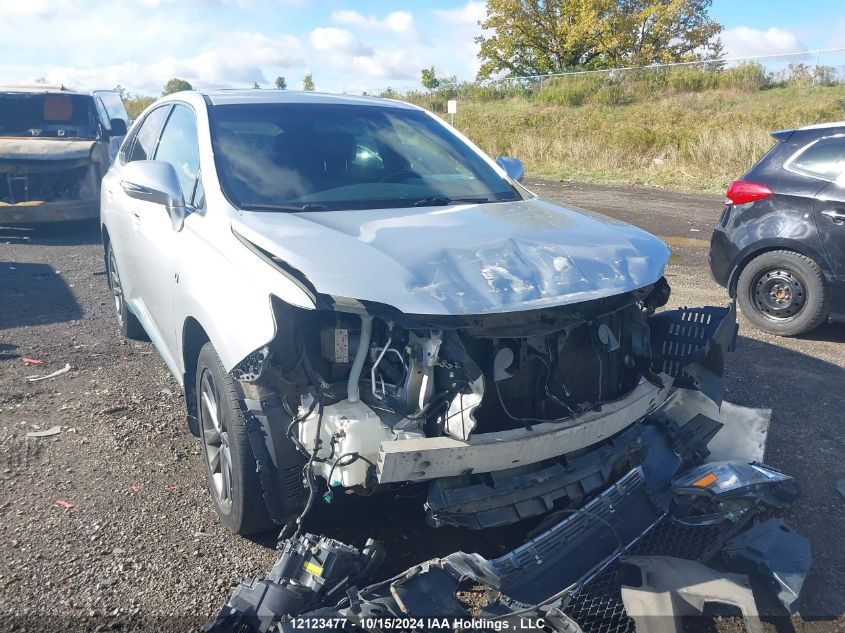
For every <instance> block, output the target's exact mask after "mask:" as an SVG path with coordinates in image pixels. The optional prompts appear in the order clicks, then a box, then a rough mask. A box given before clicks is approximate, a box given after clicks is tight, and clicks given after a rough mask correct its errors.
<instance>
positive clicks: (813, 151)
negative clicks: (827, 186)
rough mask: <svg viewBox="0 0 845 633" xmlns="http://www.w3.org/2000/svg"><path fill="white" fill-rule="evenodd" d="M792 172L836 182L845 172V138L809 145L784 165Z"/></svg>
mask: <svg viewBox="0 0 845 633" xmlns="http://www.w3.org/2000/svg"><path fill="white" fill-rule="evenodd" d="M784 167H786V168H787V169H789V170H790V171H794V172H797V173H799V174H804V175H805V176H811V177H813V178H820V179H822V180H836V179H837V178H838V177H839V176H840V175H841V174H842V173H843V171H845V136H832V137H828V138H823V139H820V140H818V141H815V142H813V143H810V144H809V145H807V146H806V147H805V148H804V149H802V150H801V151H800V152H799V153H798V154H796V155H795V156H793V157H792V158H791V159H789V161H788V162H787V163H786V165H784Z"/></svg>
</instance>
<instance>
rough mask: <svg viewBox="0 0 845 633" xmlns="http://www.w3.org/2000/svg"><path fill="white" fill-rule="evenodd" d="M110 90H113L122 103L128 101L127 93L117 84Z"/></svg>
mask: <svg viewBox="0 0 845 633" xmlns="http://www.w3.org/2000/svg"><path fill="white" fill-rule="evenodd" d="M112 90H114V91H115V92H116V93H117V96H118V97H120V98H121V99H123V100H124V101H126V100H127V99H129V96H130V95H129V91H128V90H127V89H126V88H124V87H123V86H121V85H120V84H117V85H116V86H115V87H114V88H112Z"/></svg>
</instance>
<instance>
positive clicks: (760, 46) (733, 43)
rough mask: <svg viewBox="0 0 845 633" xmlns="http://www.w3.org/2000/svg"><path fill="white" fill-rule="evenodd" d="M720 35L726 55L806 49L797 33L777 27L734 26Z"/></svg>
mask: <svg viewBox="0 0 845 633" xmlns="http://www.w3.org/2000/svg"><path fill="white" fill-rule="evenodd" d="M720 37H721V38H722V43H723V44H724V46H725V53H726V56H727V57H757V56H761V55H777V54H779V53H796V52H799V51H805V50H807V46H806V45H805V44H804V43H803V42H802V41H801V40H800V39H798V36H797V35H795V34H794V33H792V32H790V31H787V30H785V29H779V28H777V27H772V28H770V29H767V30H765V31H762V30H760V29H755V28H751V27H749V26H736V27H733V28H730V29H726V30H724V31H722V33H721V36H720Z"/></svg>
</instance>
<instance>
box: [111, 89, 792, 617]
mask: <svg viewBox="0 0 845 633" xmlns="http://www.w3.org/2000/svg"><path fill="white" fill-rule="evenodd" d="M522 175H523V169H522V165H521V163H520V162H519V161H517V160H515V159H511V158H501V159H497V160H495V161H494V160H492V159H490V158H488V157H487V156H486V155H485V154H484V153H483V152H481V151H480V150H479V149H478V148H477V147H475V146H474V145H473V144H472V143H471V142H470V141H469V140H467V139H466V138H464V137H463V136H462V135H461V134H460V133H458V132H457V131H456V130H454V129H453V128H451V127H450V126H449V125H447V124H445V123H444V122H442V121H441V120H440V119H439V118H437V117H435V116H433V115H431V114H429V113H427V112H425V111H424V110H422V109H419V108H416V107H414V106H411V105H408V104H404V103H400V102H394V101H389V100H384V99H375V98H357V97H348V96H330V95H320V94H313V93H293V92H282V91H219V92H204V93H203V92H190V93H178V94H175V95H170V96H168V97H166V98H164V99H162V100H160V101H158V102H157V103H155V104H153V105H152V106H151V107H150V108H149V109H148V110H147V111H145V112H144V113H143V115H142V116H141V117H140V118H139V119H138V121H137V122H136V123H135V124H134V126H133V127H132V129H131V130H130V131H129V134H128V135H127V138H126V140H125V141H124V143H123V145H122V146H121V148H120V152H119V155H118V158H117V160H116V161H115V163H114V165H113V166H112V168H111V169H110V171H109V173H108V174H107V175H106V177H105V179H104V181H103V188H102V197H101V219H102V236H103V246H104V256H105V265H106V269H107V273H108V275H107V277H108V283H109V287H110V289H111V292H112V295H113V298H114V306H115V311H116V315H117V320H118V323H119V325H120V327H121V329H122V331H123V333H124V334H125V335H127V336H129V337H132V338H142V337H148V338H149V339H150V340H151V341H152V342H153V343H154V345H155V346H156V348H157V349H158V351H159V352H160V354H161V356H162V358H163V360H164V362H165V363H166V364H167V366H168V367H169V369H170V370H171V372H172V373H173V375H174V376H175V377H176V379H177V381H178V382H179V384H180V385H181V386H182V387H183V389H184V393H185V397H186V403H187V409H188V418H189V425H190V427H191V429H192V430H193V432H194V433H195V434H196V435H197V436H198V437H199V438H200V441H201V444H202V451H203V455H204V458H205V466H206V472H207V478H208V482H209V487H210V490H211V497H212V500H213V503H214V506H215V509H216V511H217V514H218V516H219V518H220V521H221V522H222V523H223V524H224V525H225V526H226V527H228V528H229V529H230V530H232V531H233V532H237V533H240V534H248V533H252V532H257V531H261V530H265V529H267V528H269V527H271V526H273V525H274V524H275V525H277V526H279V527H280V528H282V527H284V528H286V529H285V530H284V531H283V536H285V539H284V540H283V541H282V549H283V556H282V558H281V559H280V561H279V563H278V564H277V567H278V569H274V572H273V573H272V574H271V576H269V577H268V579H266V580H264V581H256V582H254V583H251V584H249V585H245V586H244V587H243V589H242V590H239V591H240V593H239V594H237V595H236V596H234V597H233V601H231V602H230V605H229V606H228V607H227V608H226V609H224V613H223V614H221V616H220V619H219V621H218V622H217V623H216V624H212V626H217V627H223V628H219V630H224V629H225V627H226V626H230V625H231V626H235V622H236V621H237V622H242V621H243V622H245V621H246V620H249V622H250V624H249V626H253V628H256V630H258V629H260V630H269V627H271V626H272V627H278V626H282V623H283V622H289V619H290V618H291V617H293V616H296V615H298V614H303V613H306V612H311V611H314V610H315V609H318V610H319V609H328V612H327V613H329V614H330V615H332V617H335V616H336V617H339V618H346V619H347V620H350V619H354V618H359V620H360V618H363V617H364V616H365V615H366V614H369V615H376V614H378V613H381V614H382V615H385V614H387V615H391V614H392V615H394V616H396V617H399V616H402V615H403V614H404V615H406V616H407V615H420V616H423V615H425V616H431V615H437V614H438V612H439V611H440V612H444V611H443V610H444V609H445V610H446V611H449V612H450V613H454V614H456V615H461V614H466V613H467V612H466V610H465V609H464V608H463V607H461V606H460V605H455V604H453V602H451V600H452V599H453V598H454V593H455V592H454V587H453V586H452V585H455V587H456V586H457V583H458V582H459V581H463V580H466V579H468V578H469V579H471V580H472V581H474V582H476V583H480V584H481V585H483V586H485V587H486V588H487V589H491V590H495V591H496V592H498V594H501V596H503V597H502V598H496V599H495V600H493V601H492V602H491V603H490V604H492V605H493V606H492V607H491V608H492V609H493V611H488V612H486V613H487V616H489V617H491V618H494V619H497V618H498V619H501V618H509V617H511V616H513V615H514V613H529V612H531V613H535V611H536V610H537V609H540V606H538V605H539V604H540V603H542V605H541V606H549V605H557V602H556V601H559V600H561V599H563V598H564V597H565V596H564V593H565V591H564V590H566V588H567V587H570V588H571V587H572V586H574V585H573V583H575V582H576V581H579V579H581V580H583V578H584V577H585V575H588V574H591V573H592V574H595V573H597V570H599V569H601V568H602V565H603V564H604V565H606V564H607V561H608V560H610V559H609V558H608V557H612V556H614V555H616V556H618V555H620V554H621V553H623V552H624V551H626V550H627V549H628V548H629V546H630V544H631V543H632V542H634V541H637V540H638V539H640V537H642V536H643V535H644V534H646V533H651V532H652V531H653V530H655V529H658V528H655V526H657V525H659V524H661V522H663V521H667V520H668V519H667V518H666V517H667V516H669V513H670V512H671V514H672V517H673V518H672V519H671V520H672V521H676V522H683V524H684V525H689V526H695V528H696V529H697V528H701V529H702V530H703V533H705V534H706V535H707V536H706V537H702V539H701V540H700V542H699V541H696V540H695V538H692V537H690V538H691V539H692V545H694V549H695V548H697V549H695V555H693V556H692V558H693V559H696V560H697V559H699V558H701V559H702V560H703V559H704V558H706V557H704V554H705V553H707V552H710V553H712V551H714V548H717V549H718V547H719V546H720V544H723V543H724V542H726V541H727V539H728V538H732V537H734V536H736V534H737V533H738V529H739V527H747V526H748V522H749V521H750V520H751V519H752V518H753V517H755V516H757V513H758V510H759V508H760V507H762V506H765V507H774V506H778V504H781V505H784V504H786V503H788V501H789V500H790V499H791V498H792V497H794V495H795V494H797V492H796V491H795V490H793V487H792V486H791V483H794V482H792V480H791V479H790V478H788V477H787V476H785V475H781V474H780V473H777V472H775V471H772V470H770V469H767V468H766V467H763V466H761V465H759V464H757V465H750V462H752V461H754V462H755V464H756V461H755V460H759V459H762V448H761V447H762V446H763V441H764V434H765V420H764V419H763V418H764V417H765V416H762V415H761V414H757V413H755V412H748V411H745V410H740V409H739V408H735V407H732V405H729V404H728V403H726V404H725V406H724V407H722V406H721V405H722V396H723V392H724V381H723V372H724V363H725V356H726V354H727V353H728V352H730V351H731V350H732V349H733V347H734V344H735V340H736V334H737V326H736V318H735V317H736V313H735V309H734V307H733V306H729V307H726V308H717V307H704V308H685V309H680V310H664V311H659V309H660V308H662V307H663V306H665V305H666V304H667V301H668V299H669V295H670V289H669V285H668V284H667V282H666V279H665V278H664V276H663V275H664V267H665V266H666V263H667V261H668V258H669V251H668V248H667V247H666V246H665V245H664V244H663V242H661V241H660V240H659V239H658V238H656V237H654V236H652V235H649V234H648V233H646V232H644V231H641V230H639V229H637V228H635V227H632V226H630V225H627V224H625V223H622V222H618V221H615V220H612V219H609V218H607V217H604V216H601V215H597V214H594V213H590V212H587V211H583V210H579V209H573V208H569V207H565V206H561V205H558V204H554V203H552V202H550V201H548V200H544V199H541V198H538V197H537V196H535V195H534V194H532V193H531V192H530V191H529V190H528V189H526V188H525V187H524V186H523V185H522V184H521V180H522ZM726 412H727V413H726ZM720 430H721V432H720ZM720 437H721V438H722V439H721V446H722V448H721V449H720V451H715V450H714V443H716V444H719V442H720V440H719V438H720ZM725 438H727V439H725ZM711 453H712V454H713V455H716V454H717V453H718V455H719V456H720V457H721V456H727V457H726V459H725V460H723V463H722V466H720V468H721V470H712V472H711V470H707V471H706V472H702V473H698V471H695V470H693V471H692V472H693V474H694V476H693V475H690V474H689V469H690V468H695V467H699V466H700V464H701V463H702V462H703V461H704V460H705V458H707V457H708V455H710V456H711V457H712V456H713V455H711ZM730 460H733V461H730ZM737 460H739V461H737ZM704 468H705V469H707V468H709V467H708V466H705V467H704ZM749 469H750V470H749ZM690 476H693V479H691V480H690V481H688V482H687V481H686V479H684V477H687V478H689V477H690ZM685 482H686V483H685ZM773 489H776V491H773ZM398 490H403V491H408V493H409V494H418V495H419V497H420V503H421V504H424V507H425V511H426V513H427V516H428V521H429V523H430V524H431V525H432V526H434V527H438V526H446V525H448V526H456V527H460V528H466V529H470V530H481V529H485V528H490V527H495V526H502V525H508V524H513V523H516V522H519V521H523V520H525V519H529V518H532V517H541V516H544V515H548V516H547V519H546V522H548V520H549V519H548V517H555V516H557V519H558V521H559V522H558V523H556V524H555V525H553V526H552V527H550V528H549V529H548V531H547V532H545V533H543V534H541V535H540V536H537V537H536V538H535V539H534V541H529V542H528V543H526V545H525V546H524V548H523V549H522V550H514V552H512V553H511V554H509V555H508V556H506V557H505V558H504V559H500V560H497V561H489V560H486V559H481V558H480V557H478V556H472V555H465V554H460V555H459V554H456V555H455V556H454V557H449V558H448V559H442V560H438V561H433V562H430V563H428V564H426V565H425V566H423V567H420V568H418V569H416V570H415V571H409V573H408V575H404V576H401V577H398V578H393V579H392V580H389V581H384V582H382V583H380V584H379V583H377V584H376V585H374V586H368V587H367V588H366V590H365V589H364V585H363V584H362V582H363V580H364V579H366V578H367V577H369V576H370V575H371V574H372V572H373V571H374V569H375V567H376V565H377V563H378V559H379V553H378V552H379V548H378V546H377V545H376V544H369V545H368V546H366V547H365V548H364V549H363V550H360V551H359V550H358V549H356V548H354V547H351V546H349V545H346V544H343V543H339V542H337V541H332V540H331V539H327V538H326V537H319V536H312V535H307V534H304V532H303V528H304V525H303V521H304V519H305V517H306V516H307V514H308V512H309V511H310V510H311V509H312V508H313V506H314V504H315V503H318V502H322V501H327V502H328V501H331V500H332V497H333V496H334V495H337V494H340V493H344V494H353V495H354V494H362V495H372V494H379V493H382V492H384V491H398ZM603 504H604V505H603ZM623 510H624V512H623ZM628 511H630V514H628ZM556 512H557V513H563V514H562V515H555V513H556ZM561 516H563V517H564V518H563V519H561V518H560V517H561ZM725 520H727V522H728V523H729V524H730V525H731V526H734V527H719V529H718V530H717V529H715V528H714V527H713V526H722V525H723V523H724V522H725ZM673 525H674V524H673ZM660 529H662V528H660ZM690 529H692V528H690ZM654 533H655V534H656V533H657V532H654ZM587 536H589V538H587ZM584 538H586V541H584ZM696 538H697V537H696ZM686 540H687V541H689V540H690V539H686ZM585 542H587V543H589V545H590V546H589V547H583V544H584V543H585ZM685 542H686V541H685V539H684V538H683V537H682V538H680V540H678V543H681V544H683V543H685ZM541 550H542V551H543V552H546V554H542V555H541V554H540V553H539V552H540V551H541ZM614 552H615V554H614ZM564 554H565V555H567V556H569V557H571V558H566V563H565V565H562V564H561V563H560V561H561V560H563V559H562V558H560V557H561V556H564ZM669 554H670V555H673V556H680V557H681V558H685V556H684V555H683V554H684V553H683V552H674V551H672V552H670V553H669ZM550 561H552V562H550ZM652 562H653V561H652ZM663 562H665V561H663ZM670 562H671V561H670ZM645 564H646V563H643V565H645ZM666 564H670V563H666ZM701 564H703V563H701ZM563 568H565V569H563ZM564 572H565V573H564ZM435 576H436V578H435ZM414 583H422V585H420V587H422V589H420V588H419V587H418V589H417V590H414V591H412V590H411V588H410V586H411V584H414ZM356 587H357V588H356ZM541 587H543V588H544V589H542V590H541V589H540V588H541ZM359 589H360V590H359ZM438 592H440V593H439V594H438ZM562 592H563V593H562ZM570 593H571V592H570ZM435 594H436V595H435ZM498 594H497V595H498ZM437 595H439V596H440V597H439V598H437ZM566 595H567V596H569V594H566ZM449 596H452V598H450V597H449ZM265 598H266V601H265ZM435 598H436V599H437V600H440V602H437V601H436V600H435ZM409 605H410V606H409ZM413 605H416V606H413ZM620 608H621V607H620ZM532 609H533V611H532ZM554 609H556V611H555V613H554V614H551V615H549V613H548V609H545V610H543V609H540V610H541V611H543V613H542V614H541V615H542V617H544V618H547V619H548V618H551V620H553V619H554V617H558V616H557V615H555V614H558V613H559V614H560V616H559V618H561V621H563V619H566V618H568V617H569V616H566V618H565V617H564V616H565V614H564V611H565V609H563V607H562V606H561V605H557V606H555V607H554ZM259 612H260V617H259ZM537 613H539V612H537ZM338 614H340V615H338ZM362 614H363V615H362ZM315 617H316V616H315ZM244 618H246V620H244ZM250 618H252V619H250ZM361 622H363V620H361V621H360V622H359V625H360V628H364V629H373V630H377V629H379V628H380V627H379V626H376V625H372V626H368V625H364V624H361ZM262 627H263V628H262ZM409 628H420V627H409ZM422 628H425V627H422ZM233 630H241V629H238V628H234V629H233ZM243 630H249V629H243ZM561 630H562V629H561Z"/></svg>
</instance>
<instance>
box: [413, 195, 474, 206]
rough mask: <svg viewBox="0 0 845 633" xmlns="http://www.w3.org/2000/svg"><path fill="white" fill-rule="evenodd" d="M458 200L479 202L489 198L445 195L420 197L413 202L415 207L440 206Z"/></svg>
mask: <svg viewBox="0 0 845 633" xmlns="http://www.w3.org/2000/svg"><path fill="white" fill-rule="evenodd" d="M459 202H464V203H471V202H475V203H479V202H490V198H487V197H484V198H449V197H447V196H431V197H430V198H420V199H419V200H417V201H416V202H415V203H414V206H415V207H442V206H446V205H447V204H458V203H459Z"/></svg>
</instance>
